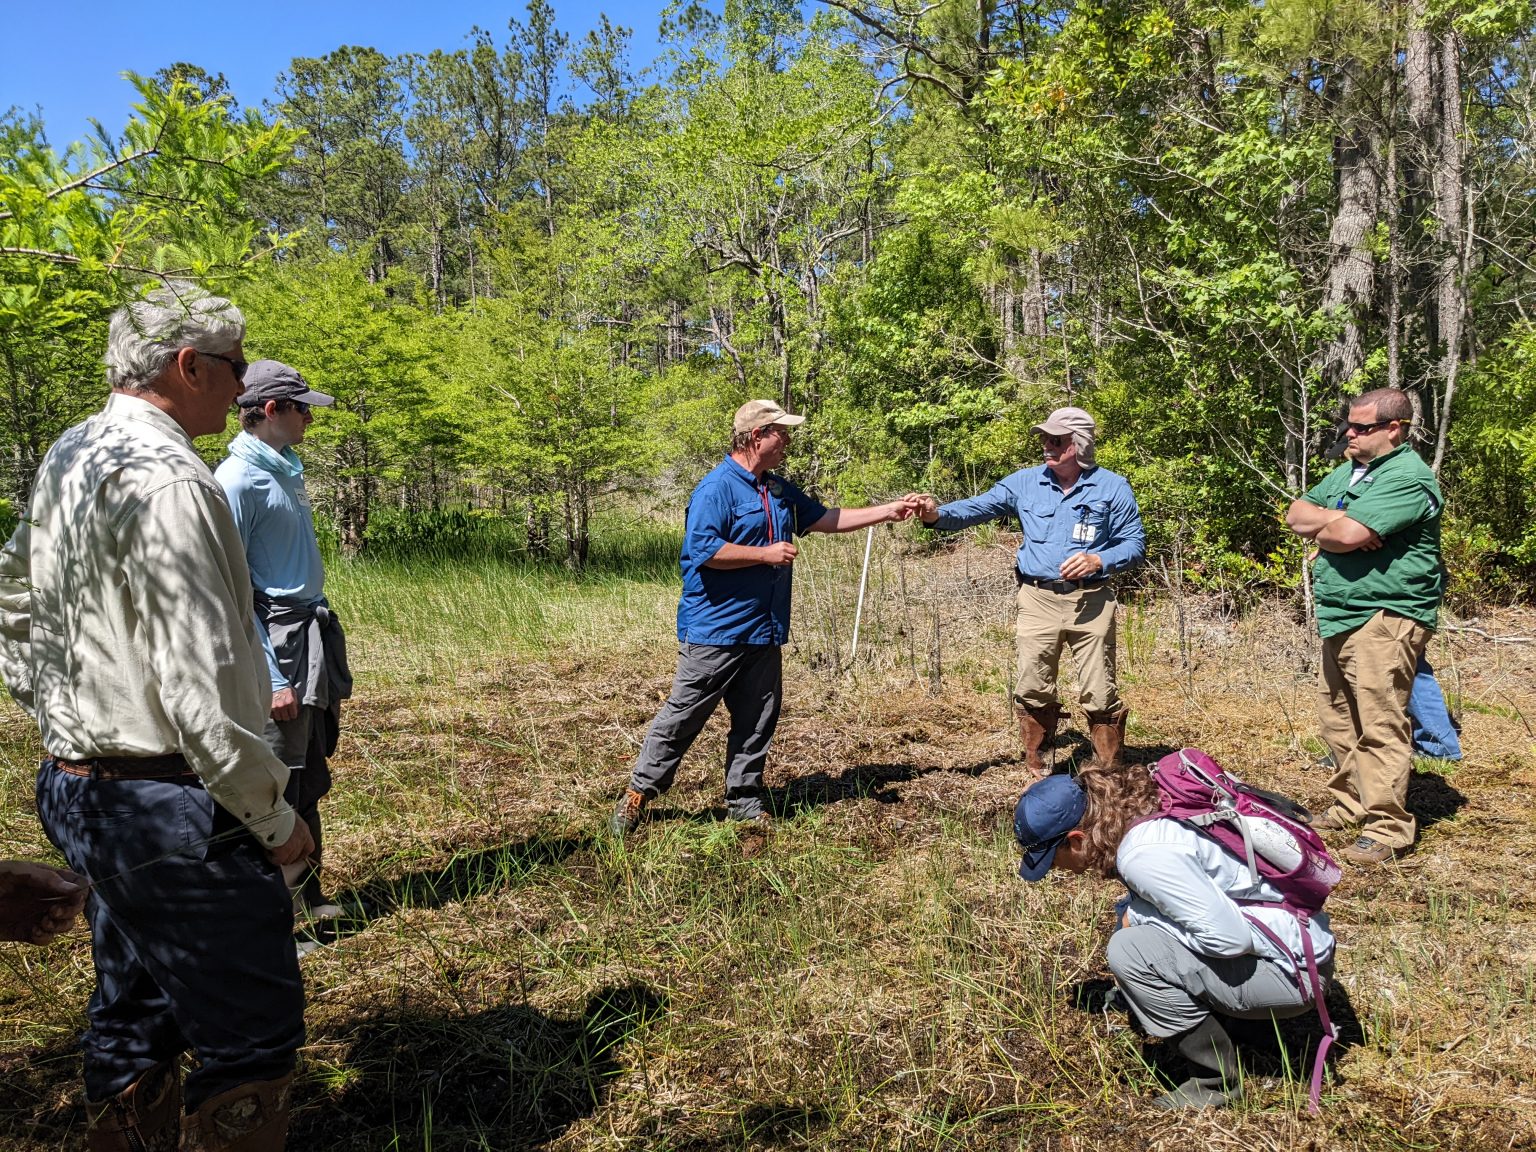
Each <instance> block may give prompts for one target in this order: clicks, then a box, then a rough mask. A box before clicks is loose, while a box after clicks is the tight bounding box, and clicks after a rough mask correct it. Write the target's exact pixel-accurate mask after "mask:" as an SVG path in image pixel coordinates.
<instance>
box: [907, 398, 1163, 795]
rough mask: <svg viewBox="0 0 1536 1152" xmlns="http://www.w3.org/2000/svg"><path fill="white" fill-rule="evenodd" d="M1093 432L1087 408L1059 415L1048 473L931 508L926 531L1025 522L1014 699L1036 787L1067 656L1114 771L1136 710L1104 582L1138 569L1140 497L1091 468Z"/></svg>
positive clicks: (1049, 442) (1029, 473) (1046, 445)
mask: <svg viewBox="0 0 1536 1152" xmlns="http://www.w3.org/2000/svg"><path fill="white" fill-rule="evenodd" d="M1095 428H1096V426H1095V424H1094V420H1093V417H1092V416H1090V415H1088V413H1086V412H1084V411H1083V410H1082V409H1081V408H1058V409H1056V411H1054V412H1052V413H1051V414H1050V415H1049V416H1047V417H1046V418H1045V420H1044V421H1043V422H1041V423H1039V424H1036V425H1035V426H1034V428H1033V429H1032V431H1034V432H1038V433H1039V434H1040V445H1041V450H1042V452H1043V454H1044V457H1045V464H1044V466H1043V467H1040V468H1024V469H1021V470H1019V471H1018V472H1015V473H1013V475H1011V476H1009V477H1007V478H1006V479H1004V480H1003V481H1002V482H1000V483H999V484H997V485H995V486H994V487H992V488H991V489H989V490H988V491H986V492H983V493H982V494H981V495H980V496H973V497H972V498H971V499H969V500H958V501H956V502H954V503H953V504H945V505H944V506H943V507H942V508H941V507H939V503H938V501H937V500H935V499H934V498H933V497H931V496H928V497H924V498H923V502H924V506H923V508H922V509H921V511H920V514H921V516H922V520H923V523H924V524H927V525H930V526H931V527H934V528H937V529H938V530H939V531H940V532H954V531H956V530H958V529H960V528H968V527H970V526H971V525H972V524H979V523H981V522H982V521H984V520H995V519H997V518H999V517H1002V516H1013V517H1016V518H1017V519H1018V521H1019V526H1020V528H1021V529H1022V531H1023V533H1024V539H1023V541H1022V542H1021V543H1020V544H1019V552H1018V562H1017V568H1016V569H1015V571H1014V576H1015V578H1016V579H1017V580H1018V582H1019V592H1018V622H1017V626H1016V635H1017V643H1018V676H1017V679H1016V680H1015V682H1014V689H1013V699H1014V703H1015V705H1016V706H1017V708H1018V715H1019V735H1020V738H1021V739H1022V740H1023V743H1024V762H1025V764H1026V766H1027V767H1028V768H1029V769H1030V770H1031V771H1033V772H1034V773H1035V774H1036V775H1037V776H1040V775H1048V774H1049V772H1050V769H1049V768H1047V767H1046V765H1045V763H1044V761H1043V760H1042V759H1041V755H1040V750H1041V748H1042V747H1045V746H1047V745H1049V743H1050V742H1051V740H1052V739H1053V738H1054V737H1055V735H1056V724H1057V721H1058V720H1059V719H1060V716H1061V705H1060V703H1059V701H1058V699H1057V694H1056V672H1057V667H1058V665H1059V663H1060V661H1061V649H1062V647H1063V645H1065V646H1066V647H1069V648H1071V649H1072V659H1073V660H1074V661H1075V662H1076V664H1077V679H1078V685H1079V694H1080V698H1081V700H1082V704H1083V710H1084V711H1085V712H1087V713H1088V724H1089V736H1090V739H1091V740H1092V741H1093V751H1094V756H1095V757H1096V759H1097V760H1098V761H1099V763H1100V764H1103V765H1105V766H1106V767H1107V766H1111V765H1114V764H1117V763H1118V762H1119V759H1120V749H1121V746H1122V745H1123V744H1124V742H1125V718H1126V715H1127V714H1128V713H1129V711H1130V709H1129V708H1128V707H1127V705H1125V704H1124V703H1123V702H1122V701H1121V699H1120V690H1119V688H1118V687H1117V686H1116V684H1115V594H1114V592H1113V591H1112V590H1111V589H1110V587H1109V584H1108V579H1107V578H1108V577H1109V576H1111V575H1113V574H1114V573H1116V572H1124V571H1126V570H1127V569H1129V568H1133V567H1135V566H1136V565H1137V564H1139V563H1141V560H1142V558H1143V557H1144V556H1145V555H1146V550H1147V549H1146V535H1145V534H1144V533H1143V532H1142V528H1141V511H1140V509H1138V508H1137V507H1136V497H1135V496H1133V495H1132V494H1131V486H1130V485H1129V484H1127V483H1126V481H1125V478H1124V477H1123V476H1118V475H1116V474H1115V473H1113V472H1111V471H1110V470H1109V469H1107V468H1099V467H1097V466H1096V465H1095V464H1094V432H1095Z"/></svg>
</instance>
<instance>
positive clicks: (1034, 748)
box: [1019, 704, 1061, 777]
mask: <svg viewBox="0 0 1536 1152" xmlns="http://www.w3.org/2000/svg"><path fill="white" fill-rule="evenodd" d="M1060 719H1061V705H1060V704H1046V705H1044V706H1042V707H1039V708H1023V707H1021V708H1020V709H1019V742H1020V743H1021V744H1023V745H1024V767H1026V768H1028V769H1029V770H1030V771H1031V772H1033V773H1034V774H1035V776H1036V777H1044V776H1049V775H1050V774H1051V769H1050V768H1048V767H1046V765H1045V761H1044V760H1043V759H1041V756H1040V749H1042V748H1044V747H1046V746H1047V745H1049V744H1050V742H1051V741H1052V740H1054V739H1056V724H1057V722H1058V721H1059V720H1060Z"/></svg>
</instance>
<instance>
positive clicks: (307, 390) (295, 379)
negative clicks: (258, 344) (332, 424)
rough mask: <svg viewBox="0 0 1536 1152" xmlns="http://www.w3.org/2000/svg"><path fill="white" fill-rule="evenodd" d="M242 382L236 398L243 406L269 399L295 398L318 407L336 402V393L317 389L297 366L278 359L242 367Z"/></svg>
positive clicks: (263, 402)
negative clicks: (238, 397)
mask: <svg viewBox="0 0 1536 1152" xmlns="http://www.w3.org/2000/svg"><path fill="white" fill-rule="evenodd" d="M242 383H243V384H244V385H245V388H244V390H243V391H242V392H241V393H240V399H239V404H240V407H242V408H260V407H261V406H262V405H264V404H265V403H266V402H267V401H268V400H297V401H299V402H300V403H301V404H313V405H315V406H316V407H320V408H325V407H328V406H329V405H331V404H334V403H336V397H334V396H327V395H326V394H325V393H324V392H316V391H315V390H314V389H313V388H311V387H310V386H309V381H307V380H305V379H304V377H302V376H300V375H299V373H298V370H297V369H296V368H290V367H288V365H286V364H284V363H282V362H281V361H278V360H258V361H256V362H255V363H254V364H252V365H251V366H250V367H248V368H247V369H246V370H245V378H244V380H243V381H242Z"/></svg>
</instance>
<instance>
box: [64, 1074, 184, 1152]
mask: <svg viewBox="0 0 1536 1152" xmlns="http://www.w3.org/2000/svg"><path fill="white" fill-rule="evenodd" d="M85 1115H86V1131H85V1146H86V1148H87V1149H89V1150H90V1152H176V1145H177V1142H178V1141H179V1140H180V1139H181V1061H180V1060H179V1059H172V1060H162V1061H161V1062H160V1063H159V1064H156V1065H155V1066H154V1067H153V1068H151V1069H150V1070H149V1071H148V1072H146V1073H144V1074H143V1075H142V1076H140V1077H139V1078H138V1079H137V1080H135V1081H134V1082H133V1083H132V1084H130V1085H128V1087H126V1088H124V1089H123V1090H122V1091H121V1092H119V1093H118V1094H117V1095H116V1096H114V1097H112V1099H110V1100H105V1101H100V1102H97V1101H91V1100H87V1101H86V1102H85Z"/></svg>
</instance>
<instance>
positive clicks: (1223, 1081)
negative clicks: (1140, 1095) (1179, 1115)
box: [1152, 1015, 1243, 1112]
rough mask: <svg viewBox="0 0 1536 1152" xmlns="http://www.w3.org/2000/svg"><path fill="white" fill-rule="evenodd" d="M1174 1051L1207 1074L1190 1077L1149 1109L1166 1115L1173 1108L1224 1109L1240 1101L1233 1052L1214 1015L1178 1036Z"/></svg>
mask: <svg viewBox="0 0 1536 1152" xmlns="http://www.w3.org/2000/svg"><path fill="white" fill-rule="evenodd" d="M1178 1049H1179V1055H1180V1056H1182V1057H1184V1059H1186V1060H1188V1061H1189V1062H1190V1063H1191V1064H1193V1065H1194V1066H1195V1067H1196V1068H1197V1069H1202V1070H1204V1071H1205V1072H1207V1073H1208V1074H1207V1075H1204V1076H1198V1075H1197V1076H1191V1077H1190V1078H1189V1079H1188V1080H1186V1081H1184V1083H1182V1084H1180V1085H1179V1086H1178V1087H1177V1088H1175V1089H1173V1090H1172V1091H1170V1092H1165V1093H1163V1094H1162V1095H1161V1096H1159V1097H1158V1098H1157V1099H1156V1100H1154V1101H1152V1105H1153V1107H1155V1108H1161V1109H1163V1110H1164V1111H1166V1112H1171V1111H1173V1110H1174V1109H1177V1108H1227V1107H1230V1106H1231V1105H1233V1104H1236V1103H1237V1102H1238V1101H1239V1100H1241V1099H1242V1098H1243V1074H1242V1069H1241V1068H1240V1067H1239V1066H1238V1063H1237V1049H1235V1048H1234V1047H1232V1040H1231V1037H1229V1036H1228V1035H1227V1030H1226V1029H1225V1028H1223V1027H1222V1026H1221V1021H1219V1020H1217V1019H1216V1017H1215V1016H1214V1015H1211V1016H1207V1017H1206V1018H1205V1019H1204V1020H1203V1021H1201V1022H1200V1025H1199V1026H1198V1027H1196V1028H1191V1029H1190V1030H1189V1031H1188V1032H1186V1033H1184V1035H1182V1036H1180V1037H1179V1042H1178Z"/></svg>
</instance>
